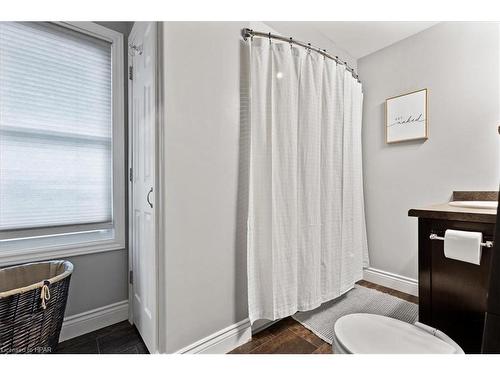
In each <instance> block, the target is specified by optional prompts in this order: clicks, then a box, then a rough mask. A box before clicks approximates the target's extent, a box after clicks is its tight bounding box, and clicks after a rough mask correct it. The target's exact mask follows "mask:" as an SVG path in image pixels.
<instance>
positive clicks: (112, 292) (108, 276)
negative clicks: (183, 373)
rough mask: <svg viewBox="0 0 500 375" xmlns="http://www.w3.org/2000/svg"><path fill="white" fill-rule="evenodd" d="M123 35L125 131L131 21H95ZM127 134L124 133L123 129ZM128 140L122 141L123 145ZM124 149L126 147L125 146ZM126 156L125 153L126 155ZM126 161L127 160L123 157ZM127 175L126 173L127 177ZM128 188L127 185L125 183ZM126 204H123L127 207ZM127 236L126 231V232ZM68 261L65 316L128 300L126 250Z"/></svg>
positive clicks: (84, 256) (90, 255)
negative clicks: (70, 268) (70, 269)
mask: <svg viewBox="0 0 500 375" xmlns="http://www.w3.org/2000/svg"><path fill="white" fill-rule="evenodd" d="M96 23H98V24H100V25H102V26H105V27H107V28H109V29H113V30H115V31H118V32H121V33H122V34H123V38H124V42H123V50H124V59H125V61H124V64H125V69H124V71H125V78H124V79H125V127H126V129H127V124H128V122H127V121H128V120H127V115H128V106H127V83H128V79H127V75H126V72H127V68H126V67H127V50H128V47H127V44H128V43H127V39H128V34H129V33H130V30H131V28H132V25H133V23H132V22H96ZM125 134H127V130H125ZM126 144H127V141H126V142H125V145H126ZM125 150H127V147H126V146H125ZM126 155H127V153H125V156H126ZM125 160H127V157H126V158H125ZM126 175H127V174H126ZM124 183H125V184H126V185H125V186H128V182H127V181H124ZM126 202H127V201H125V202H124V204H126ZM127 233H128V230H127ZM69 260H70V261H71V262H72V263H73V264H74V266H75V268H74V272H73V276H72V278H71V283H70V289H69V297H68V305H67V307H66V316H70V315H74V314H78V313H82V312H85V311H88V310H92V309H95V308H97V307H102V306H106V305H109V304H111V303H115V302H119V301H123V300H126V299H128V253H127V250H126V249H123V250H116V251H111V252H106V253H97V254H89V255H81V256H77V257H73V258H69Z"/></svg>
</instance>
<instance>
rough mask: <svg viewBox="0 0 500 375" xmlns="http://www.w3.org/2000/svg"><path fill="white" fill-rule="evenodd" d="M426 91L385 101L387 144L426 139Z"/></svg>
mask: <svg viewBox="0 0 500 375" xmlns="http://www.w3.org/2000/svg"><path fill="white" fill-rule="evenodd" d="M427 94H428V93H427V89H426V88H424V89H420V90H416V91H412V92H409V93H406V94H402V95H397V96H393V97H391V98H387V99H386V100H385V142H386V143H387V144H391V143H400V142H407V141H414V140H424V141H425V140H427V139H428V116H427V96H428V95H427Z"/></svg>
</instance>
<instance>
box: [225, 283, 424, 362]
mask: <svg viewBox="0 0 500 375" xmlns="http://www.w3.org/2000/svg"><path fill="white" fill-rule="evenodd" d="M358 284H359V285H361V286H364V287H367V288H372V289H376V290H378V291H380V292H383V293H388V294H390V295H393V296H395V297H398V298H401V299H404V300H406V301H409V302H413V303H418V298H417V297H415V296H412V295H409V294H406V293H402V292H399V291H397V290H393V289H389V288H386V287H383V286H381V285H377V284H373V283H370V282H368V281H360V282H358ZM330 353H332V346H331V345H330V344H328V343H327V342H325V341H323V340H322V339H320V338H319V337H318V336H316V335H315V334H314V333H312V332H311V331H309V330H308V329H307V328H305V327H304V326H302V325H301V324H300V323H298V322H297V321H295V320H294V319H293V318H290V317H288V318H285V319H282V320H280V321H279V322H277V323H275V324H273V325H272V326H270V327H269V328H267V329H265V330H263V331H261V332H259V333H257V334H255V335H254V336H253V337H252V340H251V341H249V342H247V343H246V344H243V345H242V346H240V347H238V348H236V349H234V350H233V351H231V352H229V354H330Z"/></svg>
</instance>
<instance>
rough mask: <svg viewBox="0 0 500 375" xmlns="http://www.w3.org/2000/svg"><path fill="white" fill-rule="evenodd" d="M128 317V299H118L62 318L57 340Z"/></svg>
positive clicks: (79, 334) (84, 332)
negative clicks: (118, 300)
mask: <svg viewBox="0 0 500 375" xmlns="http://www.w3.org/2000/svg"><path fill="white" fill-rule="evenodd" d="M127 319H128V301H127V300H125V301H120V302H116V303H112V304H110V305H107V306H103V307H98V308H97V309H93V310H89V311H85V312H83V313H80V314H75V315H71V316H67V317H65V318H64V321H63V325H62V329H61V335H60V336H59V342H61V341H66V340H69V339H72V338H73V337H77V336H81V335H84V334H86V333H89V332H92V331H95V330H97V329H101V328H104V327H107V326H110V325H112V324H115V323H119V322H122V321H124V320H127Z"/></svg>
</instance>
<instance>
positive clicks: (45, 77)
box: [0, 22, 112, 232]
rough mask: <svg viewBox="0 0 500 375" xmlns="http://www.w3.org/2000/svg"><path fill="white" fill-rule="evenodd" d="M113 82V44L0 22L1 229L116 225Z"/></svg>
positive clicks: (51, 29)
mask: <svg viewBox="0 0 500 375" xmlns="http://www.w3.org/2000/svg"><path fill="white" fill-rule="evenodd" d="M111 78H112V77H111V44H110V43H108V42H105V41H103V40H100V39H97V38H93V37H90V36H88V35H84V34H80V33H78V32H76V31H72V30H69V29H66V28H63V27H60V26H58V25H53V24H48V23H29V24H28V23H13V22H12V23H11V22H0V231H2V232H5V231H12V230H19V229H36V228H38V229H39V228H45V227H61V226H72V225H87V224H97V223H111V221H112V107H111V103H112V97H111V94H112V93H111ZM94 226H95V225H94Z"/></svg>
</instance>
